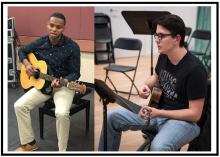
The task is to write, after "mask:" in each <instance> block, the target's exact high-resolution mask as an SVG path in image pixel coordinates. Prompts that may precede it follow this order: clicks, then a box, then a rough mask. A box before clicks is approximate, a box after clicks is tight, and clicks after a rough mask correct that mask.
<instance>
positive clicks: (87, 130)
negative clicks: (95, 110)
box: [86, 101, 90, 132]
mask: <svg viewBox="0 0 220 157" xmlns="http://www.w3.org/2000/svg"><path fill="white" fill-rule="evenodd" d="M89 119H90V101H89V102H88V103H87V104H86V132H89Z"/></svg>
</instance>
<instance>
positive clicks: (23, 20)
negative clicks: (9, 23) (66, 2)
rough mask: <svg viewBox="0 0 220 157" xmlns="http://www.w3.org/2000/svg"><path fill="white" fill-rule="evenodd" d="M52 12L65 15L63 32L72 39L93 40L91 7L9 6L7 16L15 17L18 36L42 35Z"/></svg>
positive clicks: (92, 10)
mask: <svg viewBox="0 0 220 157" xmlns="http://www.w3.org/2000/svg"><path fill="white" fill-rule="evenodd" d="M53 12H61V13H63V14H64V15H65V17H66V21H67V24H66V28H65V32H64V34H66V35H67V36H69V37H71V38H72V39H81V40H82V39H83V40H94V29H93V23H94V18H93V13H94V8H93V7H9V8H8V16H9V17H15V19H16V30H17V32H18V34H19V35H20V36H32V37H35V36H42V35H43V34H46V24H47V22H48V18H49V16H50V15H51V14H52V13H53Z"/></svg>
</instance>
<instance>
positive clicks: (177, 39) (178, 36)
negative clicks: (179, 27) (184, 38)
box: [176, 34, 181, 43]
mask: <svg viewBox="0 0 220 157" xmlns="http://www.w3.org/2000/svg"><path fill="white" fill-rule="evenodd" d="M176 41H177V42H179V43H180V41H181V36H180V35H179V34H177V36H176Z"/></svg>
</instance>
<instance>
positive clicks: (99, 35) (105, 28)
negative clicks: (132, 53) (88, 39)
mask: <svg viewBox="0 0 220 157" xmlns="http://www.w3.org/2000/svg"><path fill="white" fill-rule="evenodd" d="M95 42H96V43H110V42H112V30H111V20H110V17H109V16H108V15H106V14H103V13H96V14H95Z"/></svg>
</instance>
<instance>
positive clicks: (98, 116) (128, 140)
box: [94, 54, 187, 151]
mask: <svg viewBox="0 0 220 157" xmlns="http://www.w3.org/2000/svg"><path fill="white" fill-rule="evenodd" d="M153 58H154V59H153V65H154V66H153V67H154V68H155V64H156V61H157V58H158V55H157V54H155V55H154V57H153ZM135 61H136V57H129V58H120V59H117V60H116V63H117V64H121V65H123V64H125V65H135ZM105 66H107V64H99V65H95V78H97V79H101V80H104V79H105V70H104V69H103V68H104V67H105ZM150 66H151V63H150V55H147V56H142V57H141V58H140V60H139V65H138V69H137V74H136V78H135V84H136V85H137V87H140V85H141V84H142V83H143V81H144V80H146V79H147V78H148V77H150V75H151V74H150ZM129 75H131V76H133V73H132V72H131V73H129ZM110 77H111V79H112V81H113V83H114V85H115V86H116V87H117V89H120V90H124V91H128V90H129V89H130V85H131V83H130V80H128V79H127V77H126V76H124V75H123V74H121V73H114V72H111V73H110ZM107 85H109V87H110V88H112V86H111V84H110V83H109V82H108V81H107ZM112 89H113V88H112ZM133 93H136V91H135V90H134V88H133ZM120 95H121V96H123V97H126V98H127V97H128V95H126V94H120ZM130 100H131V101H133V102H135V103H137V104H140V105H143V104H147V102H148V100H145V99H142V98H140V97H139V96H137V95H132V96H131V98H130ZM94 105H95V106H94V107H95V109H94V112H95V113H94V115H95V118H94V120H95V123H94V125H95V126H94V128H95V131H94V133H95V138H94V139H95V151H97V150H98V143H99V136H100V132H101V127H102V122H103V105H102V102H100V101H99V96H98V95H97V93H96V92H95V101H94ZM115 108H120V106H119V105H118V104H116V103H113V104H109V105H108V111H110V110H112V109H115ZM143 142H144V139H143V137H142V133H141V131H126V132H123V133H122V139H121V145H120V151H135V150H136V149H137V148H138V147H139V146H140V145H141V144H142V143H143ZM181 150H183V151H184V150H187V146H185V147H184V148H183V149H181Z"/></svg>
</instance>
